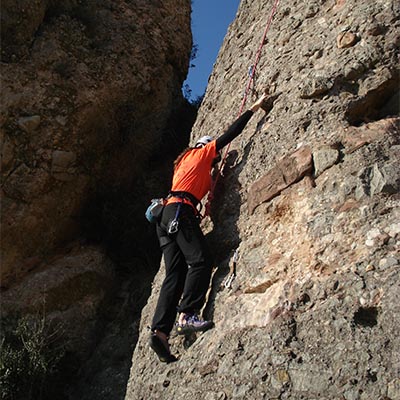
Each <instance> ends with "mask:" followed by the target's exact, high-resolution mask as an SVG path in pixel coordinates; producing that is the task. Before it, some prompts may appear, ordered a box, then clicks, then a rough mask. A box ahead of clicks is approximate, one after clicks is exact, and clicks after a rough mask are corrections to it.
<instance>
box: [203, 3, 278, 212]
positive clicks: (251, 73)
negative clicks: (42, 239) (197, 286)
mask: <svg viewBox="0 0 400 400" xmlns="http://www.w3.org/2000/svg"><path fill="white" fill-rule="evenodd" d="M278 4H279V0H275V1H274V5H273V7H272V10H271V13H270V15H269V18H268V21H267V24H266V26H265V29H264V33H263V36H262V39H261V43H260V45H259V47H258V50H257V53H256V58H255V61H254V64H253V65H252V66H251V67H250V70H249V80H248V82H247V85H246V89H245V92H244V95H243V99H242V104H241V105H240V108H239V112H238V115H237V117H236V118H238V117H239V116H240V115H241V114H242V112H243V109H244V106H245V105H246V101H247V97H248V95H249V91H250V87H251V84H252V83H253V81H254V76H255V73H256V68H257V65H258V62H259V60H260V57H261V51H262V48H263V46H264V44H265V39H266V37H267V33H268V31H269V28H270V26H271V23H272V19H273V17H274V15H275V13H276V10H277V8H278ZM230 146H231V144H230V143H229V144H228V146H227V148H226V150H225V153H224V156H223V158H222V161H221V166H220V167H219V168H218V169H217V174H216V176H215V179H214V181H213V183H212V184H211V189H210V193H209V194H208V198H207V204H206V207H205V213H204V217H206V216H207V215H210V207H211V202H212V200H213V198H214V190H215V187H216V185H217V182H218V179H219V176H220V175H221V171H222V169H223V168H224V165H225V162H226V157H227V155H228V152H229V148H230Z"/></svg>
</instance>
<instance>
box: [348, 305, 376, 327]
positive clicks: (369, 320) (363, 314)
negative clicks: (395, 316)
mask: <svg viewBox="0 0 400 400" xmlns="http://www.w3.org/2000/svg"><path fill="white" fill-rule="evenodd" d="M378 314H379V313H378V309H377V308H376V307H360V308H359V309H358V310H357V311H356V312H355V313H354V317H353V322H354V323H355V324H356V325H359V326H363V327H373V326H375V325H377V323H378Z"/></svg>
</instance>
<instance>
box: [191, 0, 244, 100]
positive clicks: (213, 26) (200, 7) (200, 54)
mask: <svg viewBox="0 0 400 400" xmlns="http://www.w3.org/2000/svg"><path fill="white" fill-rule="evenodd" d="M239 3H240V0H193V1H192V33H193V44H194V45H197V47H198V50H197V56H196V58H195V59H194V60H193V61H192V62H191V64H193V65H194V67H191V68H190V69H189V73H188V77H187V79H186V81H185V82H184V85H189V88H190V89H191V91H192V92H191V96H190V98H191V99H196V98H197V97H198V96H202V95H203V94H204V92H205V90H206V87H207V82H208V77H209V76H210V74H211V72H212V69H213V65H214V63H215V61H216V59H217V56H218V51H219V49H220V47H221V46H222V42H223V40H224V37H225V35H226V32H227V30H228V26H229V24H230V23H231V22H232V21H233V20H234V18H235V16H236V11H237V9H238V7H239Z"/></svg>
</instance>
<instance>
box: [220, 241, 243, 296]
mask: <svg viewBox="0 0 400 400" xmlns="http://www.w3.org/2000/svg"><path fill="white" fill-rule="evenodd" d="M238 258H239V250H238V249H236V250H235V252H234V253H233V257H232V264H231V268H230V271H229V275H228V276H227V277H226V278H225V279H224V280H223V281H222V286H223V287H224V288H225V289H232V283H233V280H234V279H235V278H236V264H237V261H238Z"/></svg>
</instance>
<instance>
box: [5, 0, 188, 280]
mask: <svg viewBox="0 0 400 400" xmlns="http://www.w3.org/2000/svg"><path fill="white" fill-rule="evenodd" d="M1 7H2V16H1V19H2V27H1V28H2V60H3V64H2V113H1V126H2V130H1V137H2V144H3V146H2V198H3V200H2V225H1V229H2V243H1V245H2V256H3V259H2V270H1V279H2V286H3V287H8V286H9V285H10V284H12V283H13V282H16V281H18V280H20V279H21V278H22V277H23V276H24V274H26V272H27V270H29V269H31V268H32V265H31V262H30V260H31V258H32V257H36V256H38V255H40V257H39V258H40V259H41V260H43V259H44V257H45V256H48V255H49V254H52V253H53V252H54V249H56V248H58V247H60V246H62V245H63V244H64V243H66V242H68V241H70V240H73V239H75V238H76V237H77V236H79V235H81V233H82V225H83V218H81V217H82V213H83V210H84V209H93V208H94V200H93V199H94V198H95V197H96V196H99V195H102V196H109V195H110V194H111V193H113V192H115V191H118V192H119V193H122V192H127V191H134V187H133V183H134V182H137V177H138V176H142V175H143V174H142V172H143V169H144V167H147V166H148V163H149V160H150V158H151V157H152V156H154V154H157V153H158V152H160V149H162V150H163V152H165V153H166V154H168V152H169V149H168V146H167V148H166V147H165V146H164V144H165V142H166V141H168V140H169V139H170V138H169V135H170V134H171V132H170V131H169V129H168V123H169V122H168V121H169V119H170V117H171V115H172V114H173V112H174V111H175V112H176V110H178V109H179V107H181V106H182V104H183V98H182V95H181V86H182V82H183V80H184V79H185V77H186V74H187V69H188V65H189V58H190V52H191V45H192V40H191V33H190V11H191V8H190V2H188V1H186V0H182V1H169V0H165V1H157V2H154V3H148V2H145V1H130V2H125V1H113V2H110V1H106V2H102V3H101V4H100V3H99V2H96V1H91V0H89V1H83V2H81V1H74V0H73V1H67V2H64V1H51V2H50V1H37V2H34V3H32V2H26V1H22V2H18V4H17V3H16V2H14V1H8V0H6V1H4V2H2V6H1ZM175 136H176V135H175ZM183 139H185V138H183ZM175 141H176V142H178V143H180V141H182V138H181V139H179V138H178V139H176V138H175ZM141 186H142V188H143V184H142V185H141ZM136 190H137V189H136ZM143 190H145V188H144V189H143ZM138 197H139V198H140V194H139V195H136V198H138Z"/></svg>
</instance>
